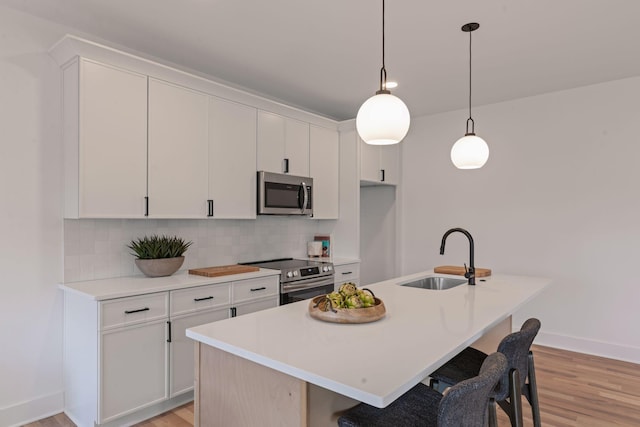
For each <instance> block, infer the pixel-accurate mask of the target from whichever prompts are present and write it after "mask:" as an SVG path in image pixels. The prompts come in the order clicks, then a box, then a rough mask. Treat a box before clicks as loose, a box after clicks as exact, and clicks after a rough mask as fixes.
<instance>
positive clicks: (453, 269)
mask: <svg viewBox="0 0 640 427" xmlns="http://www.w3.org/2000/svg"><path fill="white" fill-rule="evenodd" d="M433 272H434V273H439V274H454V275H456V276H464V273H465V271H464V267H462V266H457V265H441V266H440V267H436V268H434V269H433ZM487 276H491V270H490V269H488V268H476V277H487Z"/></svg>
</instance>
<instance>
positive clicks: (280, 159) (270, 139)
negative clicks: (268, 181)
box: [257, 111, 309, 176]
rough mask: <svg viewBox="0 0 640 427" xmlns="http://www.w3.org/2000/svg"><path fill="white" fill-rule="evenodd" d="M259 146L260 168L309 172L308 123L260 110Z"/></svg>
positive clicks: (294, 172)
mask: <svg viewBox="0 0 640 427" xmlns="http://www.w3.org/2000/svg"><path fill="white" fill-rule="evenodd" d="M257 147H258V149H257V166H258V170H264V171H269V172H275V173H289V174H291V175H299V176H309V124H308V123H305V122H301V121H299V120H294V119H290V118H288V117H284V116H280V115H278V114H274V113H269V112H266V111H258V141H257ZM285 159H286V161H285ZM287 168H288V169H287Z"/></svg>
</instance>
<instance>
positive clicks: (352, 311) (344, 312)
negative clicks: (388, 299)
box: [309, 295, 387, 323]
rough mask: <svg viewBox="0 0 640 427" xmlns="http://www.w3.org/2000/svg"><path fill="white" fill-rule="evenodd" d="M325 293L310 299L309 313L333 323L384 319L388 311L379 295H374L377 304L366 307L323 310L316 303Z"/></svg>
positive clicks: (366, 321)
mask: <svg viewBox="0 0 640 427" xmlns="http://www.w3.org/2000/svg"><path fill="white" fill-rule="evenodd" d="M322 298H325V295H320V296H317V297H315V298H313V299H312V300H311V301H309V314H310V315H311V317H313V318H314V319H318V320H323V321H325V322H332V323H369V322H375V321H376V320H379V319H382V318H383V317H384V315H385V313H386V312H387V310H386V309H385V307H384V303H383V302H382V300H381V299H380V298H378V297H374V299H375V302H376V304H375V305H374V306H373V307H366V308H336V309H335V311H336V312H335V313H334V312H333V311H331V310H330V311H322V310H320V309H319V308H318V307H315V305H316V304H317V303H318V301H320V300H321V299H322Z"/></svg>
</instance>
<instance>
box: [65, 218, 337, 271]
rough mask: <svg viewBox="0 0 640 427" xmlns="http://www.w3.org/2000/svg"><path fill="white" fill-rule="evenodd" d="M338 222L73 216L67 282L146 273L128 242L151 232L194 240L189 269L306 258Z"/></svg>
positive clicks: (67, 232)
mask: <svg viewBox="0 0 640 427" xmlns="http://www.w3.org/2000/svg"><path fill="white" fill-rule="evenodd" d="M334 224H335V222H334V221H319V220H312V219H309V218H298V217H271V216H264V217H258V218H257V219H255V220H204V219H203V220H178V219H175V220H173V219H78V220H76V219H67V220H65V221H64V281H65V282H76V281H80V280H95V279H104V278H108V277H121V276H132V275H141V274H142V273H140V271H139V270H138V269H137V267H136V266H135V263H134V259H135V258H134V256H133V255H131V250H130V249H129V248H127V245H128V244H129V243H130V242H131V240H133V239H136V238H138V237H143V236H145V235H151V234H161V235H162V234H166V235H171V236H173V235H176V236H179V237H182V238H183V239H185V240H187V241H189V240H190V241H193V244H192V245H191V247H189V249H188V250H187V252H186V253H185V262H184V264H183V266H182V269H183V270H187V269H190V268H198V267H210V266H215V265H227V264H235V263H237V262H244V261H256V260H262V259H272V258H281V257H306V248H307V241H309V240H313V236H314V234H320V233H329V232H331V230H330V229H327V228H331V227H333V226H334Z"/></svg>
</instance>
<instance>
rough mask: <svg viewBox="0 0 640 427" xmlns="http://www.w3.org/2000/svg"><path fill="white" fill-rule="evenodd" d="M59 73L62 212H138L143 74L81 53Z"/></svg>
mask: <svg viewBox="0 0 640 427" xmlns="http://www.w3.org/2000/svg"><path fill="white" fill-rule="evenodd" d="M63 76H64V80H63V87H64V89H63V90H64V95H63V99H64V101H63V109H64V127H65V129H64V130H65V132H64V138H65V187H66V188H65V192H66V196H65V199H66V200H65V216H67V217H76V218H141V217H142V216H143V215H144V208H143V206H144V196H145V195H146V192H147V189H146V187H147V171H146V169H147V77H146V76H144V75H141V74H136V73H132V72H130V71H127V70H123V69H119V68H115V67H111V66H107V65H102V64H98V63H95V62H92V61H87V60H84V59H81V60H80V61H79V68H78V66H76V64H73V65H72V66H70V67H68V68H67V69H65V70H64V72H63Z"/></svg>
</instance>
